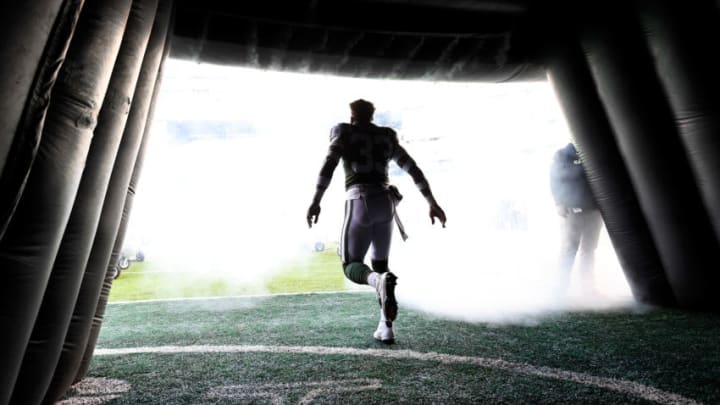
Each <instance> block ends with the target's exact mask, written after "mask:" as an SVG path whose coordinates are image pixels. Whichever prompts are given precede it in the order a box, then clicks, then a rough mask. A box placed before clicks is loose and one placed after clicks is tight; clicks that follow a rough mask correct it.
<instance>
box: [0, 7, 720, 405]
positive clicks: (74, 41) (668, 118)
mask: <svg viewBox="0 0 720 405" xmlns="http://www.w3.org/2000/svg"><path fill="white" fill-rule="evenodd" d="M0 7H1V8H0V33H2V37H3V42H2V45H1V46H0V56H2V57H3V61H5V63H4V64H3V65H2V67H0V71H1V72H2V74H0V90H2V98H1V99H0V322H2V324H3V328H4V330H5V331H6V332H5V333H3V334H2V335H1V336H0V359H2V362H0V405H1V404H8V403H14V404H35V403H51V402H53V401H56V400H58V399H59V398H61V397H62V396H63V395H64V394H65V392H66V391H67V390H68V388H69V386H70V384H72V383H73V382H75V381H78V380H81V379H82V378H83V377H84V375H85V373H86V371H87V369H88V367H89V364H90V361H91V359H92V354H93V351H94V349H95V342H96V340H97V336H98V334H99V332H100V329H101V325H102V318H103V316H104V311H105V305H106V302H107V298H108V295H109V292H110V288H111V286H112V274H113V272H114V270H115V269H114V265H115V262H116V259H117V255H118V252H119V249H120V247H121V246H122V242H123V239H124V234H125V227H126V226H127V220H128V218H129V216H130V215H131V208H132V202H133V198H134V192H135V186H136V184H137V182H138V181H139V178H140V175H141V169H142V166H143V159H144V150H145V145H146V144H147V141H148V138H149V136H151V134H150V132H151V131H149V127H150V126H149V125H148V122H149V120H150V119H151V118H152V115H153V114H152V111H153V104H154V102H155V100H156V99H157V97H156V95H157V92H158V89H159V88H160V83H161V66H162V63H163V60H165V59H166V58H167V57H168V55H169V57H172V58H179V59H186V60H192V61H199V62H209V63H217V64H228V65H238V66H248V67H256V68H262V69H273V70H283V71H295V72H304V73H310V74H312V73H323V74H333V75H341V76H350V77H376V78H395V79H415V80H445V81H481V82H510V81H538V80H549V81H550V83H551V84H552V86H553V88H554V89H555V92H556V94H557V95H558V98H559V101H560V105H561V107H562V109H563V110H564V112H565V115H566V117H567V120H568V123H569V126H570V129H571V131H572V134H573V138H574V141H575V143H576V145H577V146H578V149H579V151H580V155H581V159H582V160H583V162H584V163H585V166H586V168H587V173H588V177H589V179H590V182H591V188H592V191H593V193H594V194H595V196H596V198H597V200H598V201H599V204H600V209H601V212H602V215H603V218H604V220H605V223H606V226H607V229H608V233H609V235H610V238H611V241H612V243H613V246H614V247H615V250H616V252H617V254H618V258H619V261H620V263H621V265H622V268H623V271H624V273H625V276H626V279H627V281H628V284H629V285H630V288H631V290H632V293H633V295H634V297H635V298H636V300H637V301H638V302H642V303H646V304H651V305H659V306H666V307H676V308H680V309H686V310H701V311H718V309H720V293H718V290H719V289H720V263H719V261H720V258H719V257H718V253H719V252H720V249H719V248H720V246H719V242H718V241H719V240H720V159H718V158H717V156H718V154H719V153H720V136H718V134H719V133H720V132H719V131H720V84H719V81H720V77H719V76H718V73H717V72H718V71H720V69H718V68H719V67H720V66H718V65H719V62H718V58H717V57H716V55H715V53H716V52H715V51H716V49H717V48H718V41H719V38H720V35H718V34H719V32H718V31H720V28H718V27H720V10H719V7H718V3H717V2H716V1H713V0H697V1H693V2H658V1H652V0H631V1H619V0H615V1H612V0H611V1H590V2H576V1H570V0H509V1H499V0H412V1H402V0H347V1H343V2H337V1H334V0H314V1H298V2H284V1H280V0H247V1H238V2H226V1H220V0H202V1H200V0H174V1H173V0H117V1H105V0H36V1H18V2H3V4H2V6H0ZM409 16H412V18H409Z"/></svg>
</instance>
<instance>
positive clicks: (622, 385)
mask: <svg viewBox="0 0 720 405" xmlns="http://www.w3.org/2000/svg"><path fill="white" fill-rule="evenodd" d="M155 353H158V354H176V353H273V354H277V353H283V354H285V353H290V354H317V355H346V356H369V357H381V358H388V359H411V360H420V361H435V362H439V363H444V364H472V365H476V366H480V367H485V368H494V369H498V370H503V371H510V372H513V373H517V374H524V375H530V376H536V377H544V378H552V379H556V380H563V381H570V382H575V383H578V384H584V385H590V386H595V387H599V388H604V389H607V390H611V391H616V392H619V393H622V394H627V395H633V396H636V397H639V398H642V399H645V400H648V401H654V402H657V403H661V404H693V405H694V404H700V402H697V401H695V400H692V399H689V398H685V397H683V396H681V395H679V394H675V393H672V392H667V391H663V390H660V389H658V388H654V387H651V386H648V385H643V384H640V383H636V382H633V381H626V380H621V379H616V378H607V377H597V376H593V375H589V374H585V373H579V372H575V371H567V370H563V369H558V368H552V367H544V366H534V365H532V364H527V363H520V362H512V361H507V360H502V359H491V358H484V357H470V356H458V355H452V354H443V353H435V352H428V353H422V352H416V351H414V350H380V349H356V348H351V347H327V346H266V345H218V346H210V345H191V346H156V347H129V348H119V349H102V348H98V349H96V350H95V355H96V356H114V355H126V354H155Z"/></svg>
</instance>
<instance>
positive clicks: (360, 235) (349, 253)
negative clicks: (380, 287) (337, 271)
mask: <svg viewBox="0 0 720 405" xmlns="http://www.w3.org/2000/svg"><path fill="white" fill-rule="evenodd" d="M370 242H371V227H370V221H369V217H368V210H367V209H366V205H365V203H364V201H362V200H361V199H354V200H347V201H346V202H345V221H344V223H343V228H342V234H341V236H340V256H341V257H342V263H343V271H344V272H345V277H347V278H348V279H349V280H350V281H352V282H354V283H357V284H368V276H369V275H370V274H371V273H372V270H371V269H370V267H368V266H367V265H366V264H365V263H363V260H364V258H365V255H366V254H367V251H368V249H369V247H370Z"/></svg>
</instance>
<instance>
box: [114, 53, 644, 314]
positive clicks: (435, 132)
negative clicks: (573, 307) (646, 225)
mask: <svg viewBox="0 0 720 405" xmlns="http://www.w3.org/2000/svg"><path fill="white" fill-rule="evenodd" d="M358 98H364V99H367V100H371V101H372V102H373V103H374V104H375V106H376V108H377V111H376V121H378V122H379V124H382V125H388V126H393V127H395V128H396V129H397V132H398V134H399V137H400V140H401V142H402V143H403V145H404V146H405V147H406V149H407V150H408V151H409V152H410V153H411V154H412V155H413V157H414V158H415V160H416V161H417V162H418V164H419V166H420V167H421V168H422V169H423V171H424V172H425V174H426V176H427V178H428V180H429V181H430V183H431V185H432V187H433V190H434V194H435V196H436V197H437V199H438V201H440V202H441V204H442V205H443V208H445V210H446V212H447V215H448V224H447V228H446V229H440V228H438V227H432V226H431V225H430V222H429V220H428V218H427V212H426V211H427V206H426V203H425V201H424V199H423V198H422V197H421V196H420V194H419V193H418V191H417V190H416V188H415V186H414V185H413V184H412V180H411V179H410V178H409V176H407V175H405V174H404V173H403V172H402V171H401V170H399V169H398V168H397V167H395V168H393V169H392V170H391V180H392V181H393V182H394V183H396V184H397V185H398V186H399V188H400V190H401V192H402V193H403V194H404V195H405V198H404V200H403V201H402V203H401V204H400V205H399V207H398V210H399V214H400V216H401V217H402V220H403V222H404V223H405V226H406V228H407V231H408V233H409V235H410V238H409V239H408V241H407V242H403V241H402V240H401V239H400V238H399V235H397V233H396V234H395V237H394V240H393V247H392V250H391V255H390V268H391V269H392V270H393V271H394V272H395V273H396V274H397V275H398V277H399V280H398V290H397V294H398V299H399V300H400V303H401V304H400V305H401V307H402V306H403V305H404V306H406V307H407V306H411V307H415V308H418V309H421V310H424V311H429V312H434V313H438V314H441V315H448V316H455V317H459V318H463V319H469V320H476V319H478V320H479V319H491V320H492V319H495V320H499V319H504V318H505V317H506V316H512V315H514V314H527V313H536V312H538V311H541V310H545V309H555V308H560V307H563V306H564V305H566V304H567V303H568V302H573V303H583V302H584V303H585V304H587V305H589V306H590V307H593V308H595V307H605V306H607V305H611V304H613V303H616V302H618V301H620V302H625V301H626V300H627V299H628V297H629V295H630V293H629V290H628V287H627V283H626V282H625V280H624V276H623V275H622V271H621V269H620V267H619V265H618V264H617V259H616V257H615V254H614V251H613V249H612V246H611V244H610V242H609V241H608V238H607V234H606V232H605V231H604V230H603V235H602V238H601V242H600V247H599V249H598V258H597V269H596V274H595V276H594V286H595V290H596V292H597V294H596V295H594V296H593V299H592V300H591V301H583V300H582V299H581V298H583V296H584V295H582V294H580V293H579V290H578V287H577V284H578V280H575V279H574V281H573V284H572V288H571V291H570V293H569V294H568V296H565V295H563V299H562V300H559V299H558V297H559V296H560V294H558V293H557V291H554V289H553V288H554V281H555V279H556V276H557V274H556V267H555V264H554V260H555V259H556V254H557V250H558V243H559V234H558V226H559V225H558V224H559V218H558V216H557V214H556V213H555V210H554V207H553V201H552V197H551V195H550V189H549V167H550V162H551V159H552V155H553V153H554V152H555V150H557V149H558V148H560V147H562V146H564V145H565V144H566V143H567V142H568V141H569V139H570V135H569V130H568V128H567V127H566V124H565V121H564V118H563V116H562V113H561V111H560V108H559V106H558V104H557V102H556V100H555V96H554V94H553V92H552V89H551V88H550V86H549V84H548V83H546V82H528V83H513V84H486V83H449V82H420V81H391V80H371V79H353V78H340V77H331V76H322V75H306V74H299V73H281V72H270V71H259V70H251V69H242V68H236V67H224V66H214V65H205V64H195V63H190V62H183V61H177V60H172V59H170V60H168V61H167V63H166V66H165V74H164V79H163V88H162V93H161V95H160V98H159V101H158V108H157V111H156V115H155V122H154V124H153V134H152V138H151V144H150V149H149V151H148V153H149V154H152V155H153V156H152V158H149V159H147V162H148V163H147V166H146V168H145V169H144V174H143V179H142V182H141V184H140V190H139V192H138V196H137V200H136V203H135V207H134V212H133V214H132V218H131V223H130V228H129V233H128V237H127V238H126V243H127V244H132V243H136V244H144V249H145V254H146V257H147V258H148V261H149V262H150V261H152V263H153V269H154V270H157V271H168V272H178V273H181V272H191V273H192V272H195V273H198V272H199V273H204V274H212V275H213V276H214V277H218V276H219V275H222V277H225V278H227V279H228V280H232V282H233V283H246V284H248V285H252V286H254V287H256V288H257V287H258V286H261V285H262V284H263V280H267V278H268V277H272V275H273V274H274V272H277V271H278V269H280V268H282V267H283V265H285V264H288V263H294V262H297V261H302V260H307V258H308V257H309V256H310V255H312V254H313V253H312V249H309V248H307V246H308V245H311V246H312V244H314V243H316V242H322V243H324V244H327V245H328V246H332V244H333V243H337V241H338V238H339V235H340V228H341V225H342V220H343V212H342V211H343V198H344V197H343V185H342V183H343V174H342V167H341V166H339V167H338V168H337V169H336V172H335V175H334V177H333V181H332V183H331V185H330V188H329V190H328V192H327V195H326V197H325V198H324V200H323V203H322V209H323V211H322V215H321V217H320V222H319V224H318V225H319V226H318V227H315V228H313V229H311V230H308V228H307V224H306V223H305V211H306V209H307V205H308V203H309V202H310V199H311V197H312V194H313V192H314V186H315V181H316V178H317V172H318V170H319V168H320V166H321V164H322V161H323V159H324V156H325V153H326V149H327V144H328V135H329V130H330V128H331V127H332V126H333V125H335V124H336V123H338V122H346V121H347V120H348V119H349V110H348V103H349V102H350V101H352V100H355V99H358ZM138 241H140V242H138ZM334 265H335V266H336V269H335V270H336V271H337V272H339V273H340V274H342V269H341V268H340V265H339V260H338V261H337V263H336V264H334ZM346 287H347V288H349V289H360V290H362V288H358V287H356V286H352V285H350V284H349V282H348V285H347V286H346Z"/></svg>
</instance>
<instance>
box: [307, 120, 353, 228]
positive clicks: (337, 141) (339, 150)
mask: <svg viewBox="0 0 720 405" xmlns="http://www.w3.org/2000/svg"><path fill="white" fill-rule="evenodd" d="M345 125H346V124H338V125H336V126H335V127H333V129H332V130H331V131H330V146H329V147H328V152H327V155H326V156H325V162H324V163H323V165H322V167H321V168H320V174H319V175H318V179H317V184H316V186H315V195H314V196H313V200H312V203H311V204H310V208H308V212H307V222H308V226H309V227H312V224H317V221H318V218H319V217H320V201H321V200H322V197H323V195H324V194H325V190H327V188H328V186H329V185H330V181H331V180H332V176H333V173H334V172H335V168H336V167H337V165H338V163H339V162H340V158H341V157H342V154H343V148H344V146H343V141H342V134H343V132H344V130H345Z"/></svg>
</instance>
